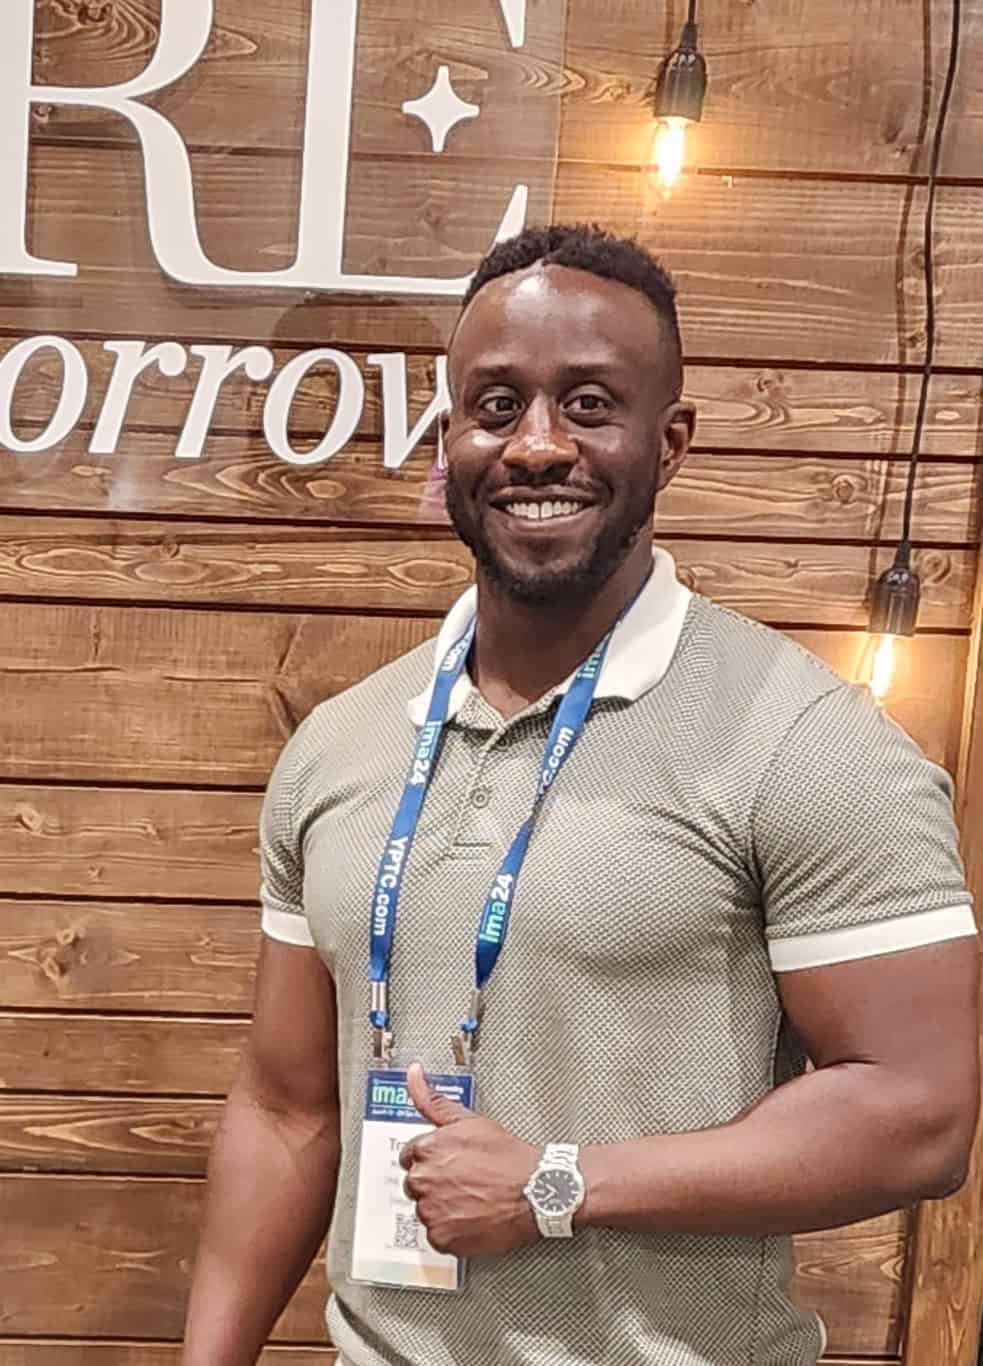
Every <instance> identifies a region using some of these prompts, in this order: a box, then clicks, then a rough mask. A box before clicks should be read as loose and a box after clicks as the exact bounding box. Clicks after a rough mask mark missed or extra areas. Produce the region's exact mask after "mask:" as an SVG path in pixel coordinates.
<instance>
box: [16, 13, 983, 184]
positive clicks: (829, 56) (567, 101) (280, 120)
mask: <svg viewBox="0 0 983 1366" xmlns="http://www.w3.org/2000/svg"><path fill="white" fill-rule="evenodd" d="M215 8H216V24H215V31H214V33H213V36H212V39H211V42H210V43H209V46H208V48H207V50H206V52H205V54H204V56H203V58H202V60H201V62H200V64H199V67H198V68H197V71H196V72H195V74H194V77H193V78H192V77H188V78H185V79H184V80H183V81H180V82H178V83H177V84H176V85H175V86H174V88H173V89H172V90H168V91H166V92H164V93H162V94H161V95H159V96H158V97H157V99H156V100H155V104H156V106H157V107H158V108H159V109H161V110H162V112H164V113H166V114H168V115H169V116H174V117H175V118H176V119H177V121H178V122H179V125H180V127H181V130H182V132H183V133H184V136H185V137H186V138H187V139H188V140H189V142H191V143H192V144H193V145H195V146H201V147H222V146H226V145H234V146H242V145H246V146H252V147H273V148H279V149H286V150H294V149H295V148H296V146H297V139H298V129H299V128H300V127H301V126H302V104H303V93H304V68H305V64H306V37H307V3H306V0H281V3H280V4H279V5H278V6H277V7H276V10H275V11H274V12H271V11H270V9H269V7H268V6H267V5H265V4H264V3H263V0H235V3H234V0H218V3H217V4H216V7H215ZM363 8H364V11H365V14H364V18H363V21H362V25H361V29H360V35H359V81H358V98H357V101H356V106H355V117H354V121H353V145H354V146H355V147H356V148H363V147H368V148H370V149H371V148H380V147H385V148H386V149H387V150H390V149H392V150H410V149H415V148H417V147H419V145H420V142H419V138H416V139H414V137H413V133H414V131H415V130H414V129H413V125H412V124H411V123H410V122H409V120H406V119H404V118H401V117H400V115H399V112H398V111H399V105H400V103H401V102H402V100H404V99H407V98H413V96H415V95H416V94H418V93H420V90H421V89H424V88H425V87H426V83H427V77H428V76H429V74H430V73H431V72H432V70H433V68H434V67H435V66H436V65H437V64H438V63H439V62H445V63H446V64H447V65H448V66H449V67H450V68H451V72H452V74H453V77H454V81H455V85H456V86H457V88H458V89H459V90H460V91H461V93H462V94H463V95H464V97H465V98H466V99H469V100H472V101H479V102H480V103H481V104H482V105H483V117H482V119H481V120H480V122H479V125H478V126H477V127H475V126H473V125H465V126H464V127H463V128H461V129H460V130H458V139H459V141H458V142H457V144H456V145H457V146H459V147H460V148H461V149H462V151H464V152H465V153H466V154H469V155H481V153H482V150H483V149H484V148H485V147H486V146H488V145H489V142H490V143H491V144H492V145H494V143H495V141H496V139H497V138H498V137H499V136H500V129H499V125H500V124H501V123H505V124H506V129H507V133H508V135H509V136H510V137H511V139H512V141H513V145H515V146H516V147H517V148H520V149H521V148H525V149H529V150H530V152H531V154H532V155H536V151H535V150H534V149H535V148H536V146H537V144H536V142H535V141H534V140H533V139H532V138H530V137H529V135H528V133H527V132H526V127H527V124H528V123H529V121H530V119H532V120H533V121H537V120H538V119H539V118H542V117H543V115H544V114H545V113H546V112H547V111H550V112H552V108H553V105H554V103H555V100H556V97H557V95H558V94H559V95H562V99H563V122H562V137H561V142H560V154H561V155H562V156H564V157H567V158H577V159H594V160H602V161H625V160H628V161H633V160H634V161H637V160H642V159H644V158H645V157H647V155H648V152H649V141H650V136H651V104H650V88H651V83H652V77H653V74H654V73H655V71H656V70H657V69H658V65H659V62H660V61H661V59H662V57H663V56H664V55H665V53H666V52H667V51H668V50H669V49H670V48H672V47H673V46H675V44H676V42H677V40H678V36H679V32H678V30H679V24H680V23H681V15H680V14H679V13H678V12H676V7H673V6H666V7H664V10H663V11H658V12H656V13H655V14H653V11H652V10H651V7H649V6H645V5H641V4H639V3H638V2H637V0H611V2H610V3H602V0H570V3H569V5H568V7H567V8H568V18H567V42H566V45H565V52H563V53H561V54H560V57H559V59H558V57H557V46H558V45H557V43H556V39H555V29H556V20H555V18H553V23H552V25H550V19H551V18H552V17H553V16H552V15H551V13H550V11H551V10H552V9H553V7H551V6H534V7H532V8H531V9H530V19H531V21H532V22H531V24H530V29H531V31H530V34H529V40H528V41H527V43H526V45H525V47H524V48H523V49H521V50H520V51H518V52H511V51H510V50H509V49H508V48H507V47H506V46H505V45H504V44H503V42H502V39H501V33H500V29H496V27H495V24H494V18H495V16H494V15H493V14H492V11H491V7H490V6H487V7H484V10H483V11H481V10H475V9H474V7H470V6H460V7H456V8H455V14H454V16H453V18H452V17H451V16H449V15H448V13H447V11H446V8H445V7H444V6H442V5H439V4H430V5H421V6H420V7H419V10H420V19H419V22H417V23H414V24H413V25H408V24H406V22H405V20H404V19H403V15H402V14H401V13H400V7H399V6H398V4H396V3H395V0H369V3H363ZM457 8H460V9H461V10H462V11H463V13H462V14H461V16H460V18H459V17H458V14H457ZM964 10H965V20H964V24H965V38H964V43H965V48H964V52H965V57H964V61H963V66H962V71H961V73H960V76H961V79H960V83H959V89H958V92H957V99H956V101H955V105H954V108H953V111H952V115H951V118H950V125H949V131H948V136H947V138H946V144H947V146H946V155H945V159H944V161H943V170H944V172H945V173H946V174H949V175H969V176H972V175H978V174H979V171H980V167H979V154H978V133H977V129H978V123H979V120H980V118H981V117H983V83H981V80H980V76H979V73H980V70H981V67H983V31H981V30H983V8H981V6H980V5H979V3H978V0H965V4H964ZM159 11H160V5H159V0H125V3H120V0H116V3H115V4H113V5H111V6H110V5H104V6H102V7H101V8H97V7H94V6H89V7H85V9H83V10H82V11H79V10H77V9H76V7H75V6H74V5H70V4H68V3H67V2H66V0H41V3H39V4H38V17H37V43H36V55H35V63H36V73H35V75H36V79H37V80H39V81H42V82H47V83H51V84H57V83H62V82H65V83H68V84H85V83H92V84H97V85H98V84H103V83H108V82H110V81H116V80H124V79H128V78H130V77H132V76H135V75H138V74H139V72H140V71H142V70H143V69H144V67H145V66H146V64H147V61H148V59H149V57H150V55H151V53H152V50H153V46H154V43H155V41H156V37H157V20H158V18H159ZM544 12H545V13H544ZM927 12H928V14H929V19H930V23H929V29H930V32H929V33H928V34H926V24H925V13H926V7H925V6H924V5H923V4H922V3H920V0H898V3H895V4H893V5H890V6H883V5H881V4H878V3H876V0H862V3H861V4H859V5H858V6H857V7H855V8H854V9H852V10H850V11H849V12H847V11H845V10H843V9H841V8H840V7H836V6H833V7H829V6H821V5H810V4H807V3H803V0H776V3H774V4H771V5H769V6H768V7H767V9H762V7H760V6H757V5H733V4H731V3H729V0H704V7H703V9H702V11H701V20H702V23H701V30H702V31H701V41H702V46H703V49H704V51H705V53H706V56H707V59H708V62H709V64H710V76H711V80H710V88H709V93H708V100H707V108H706V112H705V118H704V122H703V124H702V125H700V126H699V127H698V128H697V129H694V130H693V134H692V135H691V136H692V143H691V146H692V154H693V157H694V160H695V164H697V165H702V166H723V167H734V166H740V167H748V168H757V169H762V168H771V169H779V168H786V167H787V168H790V169H793V170H800V169H802V170H817V171H827V172H832V173H837V172H839V173H843V172H846V173H854V174H856V173H865V174H868V175H883V174H888V175H890V174H898V173H909V172H916V171H918V170H923V169H924V164H925V163H924V155H923V148H922V145H921V139H920V133H921V105H922V98H921V85H922V82H923V80H924V75H923V72H924V66H925V59H926V38H928V39H930V48H931V53H930V56H931V59H932V60H931V70H932V88H933V94H934V96H935V99H934V100H933V102H932V105H931V106H930V108H929V110H928V113H929V116H930V117H934V113H935V104H936V101H937V99H938V92H939V89H940V85H941V79H942V72H943V69H944V59H945V41H946V38H947V17H948V16H947V10H946V6H945V5H944V4H943V3H942V0H933V2H932V3H931V4H930V5H929V6H928V7H927ZM537 21H538V22H537ZM544 24H545V25H547V26H548V27H545V28H544ZM858 28H861V29H862V31H863V35H864V41H863V43H862V44H858V43H857V31H858ZM789 32H794V34H795V42H794V43H789V42H787V41H786V40H785V35H786V34H788V33H789ZM499 92H501V98H500V99H499V98H497V97H498V95H499ZM223 94H225V95H226V98H224V99H223V98H222V95H223ZM489 94H490V95H491V96H492V98H490V99H489V98H488V95H489ZM518 108H521V114H519V113H518V112H513V110H517V109H518ZM34 126H35V129H36V130H38V131H39V132H41V133H42V134H43V135H45V136H49V137H61V138H64V137H72V138H80V137H81V138H85V137H88V138H114V139H117V140H120V141H122V140H124V139H129V138H130V137H131V136H132V135H131V133H130V130H129V128H128V127H127V125H126V124H124V123H121V122H120V121H118V120H112V119H110V118H108V117H107V116H105V115H102V114H100V113H99V112H98V111H83V110H80V109H78V108H72V107H70V106H69V107H57V108H51V109H46V108H43V107H42V109H41V110H40V111H38V112H37V113H36V114H35V120H34Z"/></svg>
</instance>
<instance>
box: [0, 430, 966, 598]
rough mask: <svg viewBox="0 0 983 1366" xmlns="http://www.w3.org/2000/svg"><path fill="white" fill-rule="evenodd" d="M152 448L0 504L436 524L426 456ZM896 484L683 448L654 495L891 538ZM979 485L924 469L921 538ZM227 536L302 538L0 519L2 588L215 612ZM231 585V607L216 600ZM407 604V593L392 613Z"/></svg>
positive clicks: (897, 522)
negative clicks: (158, 500)
mask: <svg viewBox="0 0 983 1366" xmlns="http://www.w3.org/2000/svg"><path fill="white" fill-rule="evenodd" d="M247 440H248V439H247ZM71 444H74V443H71ZM161 444H162V443H161V440H160V438H159V437H158V436H150V437H141V436H137V437H133V438H129V439H128V440H127V447H126V450H125V451H122V452H120V454H119V455H118V456H116V457H114V459H113V462H112V463H111V464H110V463H109V462H103V461H94V460H92V459H91V458H88V459H87V458H86V457H85V456H82V457H81V460H80V459H79V457H78V456H77V455H75V454H74V452H73V451H72V450H71V446H69V448H68V449H65V450H62V451H61V452H60V453H59V455H58V457H57V466H58V467H59V468H60V471H61V479H60V481H59V480H58V478H57V476H56V481H55V485H54V487H53V486H52V481H51V480H50V479H46V478H43V477H42V475H41V474H40V472H38V471H37V470H31V473H30V475H29V477H28V480H27V481H18V480H17V479H16V474H15V469H14V466H15V465H17V466H20V467H21V468H23V467H24V466H27V467H28V468H30V467H29V466H28V461H27V457H22V459H21V460H20V461H17V462H10V464H8V466H7V478H6V479H3V478H2V477H0V498H3V496H4V491H5V488H4V486H6V488H9V489H11V491H12V492H13V497H12V498H10V499H5V501H6V503H7V506H8V507H9V506H11V505H16V504H17V503H21V504H25V503H26V504H28V505H31V504H33V505H34V506H36V507H38V508H40V509H50V510H55V509H56V508H58V506H59V502H58V499H59V493H58V483H59V482H61V483H62V486H65V485H67V486H68V488H67V492H68V496H69V498H71V497H72V496H73V494H74V493H75V492H79V493H81V494H82V495H83V496H85V495H86V494H88V495H89V496H90V497H91V496H92V495H95V497H96V498H99V497H100V496H101V497H102V498H103V499H106V500H113V501H118V502H122V503H124V504H125V505H126V506H125V510H123V509H121V511H123V515H124V516H125V513H126V512H134V511H139V512H146V511H148V510H149V509H148V508H147V507H146V504H145V502H144V500H143V497H141V493H142V491H143V490H145V491H146V495H147V497H148V498H149V499H151V500H152V499H154V498H155V497H156V496H159V495H160V494H163V495H164V496H165V498H167V499H168V500H170V499H171V498H174V497H175V496H176V498H177V499H178V500H179V501H180V503H181V504H182V505H184V506H187V505H188V504H190V503H191V501H192V500H191V497H190V495H192V494H193V493H194V492H195V491H196V490H197V489H199V488H202V487H204V489H205V490H206V495H205V500H206V501H207V502H209V503H210V504H211V507H212V509H213V510H214V511H215V512H216V513H218V514H219V515H221V516H222V517H223V518H226V517H228V516H229V515H230V513H231V514H232V515H235V513H236V512H238V513H239V514H240V515H242V516H247V517H249V518H251V519H252V518H255V517H256V515H257V513H258V514H259V515H260V516H266V517H272V516H275V515H277V514H279V515H280V516H281V517H283V516H287V517H289V516H291V514H292V506H296V507H297V511H298V512H299V513H300V514H302V515H301V518H300V520H301V521H313V520H314V519H315V518H317V519H324V520H328V519H331V520H332V521H341V522H343V521H345V520H348V519H357V520H358V521H360V522H361V521H363V520H369V519H371V520H372V521H373V522H376V523H380V524H383V523H384V522H385V521H386V520H392V521H395V522H397V523H399V524H400V525H405V524H406V523H411V524H412V523H415V524H417V525H418V526H419V527H420V528H421V530H422V529H424V528H426V527H446V526H447V524H448V519H447V514H446V509H445V506H444V501H443V488H444V485H443V480H442V478H441V475H440V473H439V472H437V471H435V472H434V473H433V474H430V475H429V477H428V470H427V465H428V464H429V461H428V460H427V459H426V458H424V459H417V460H414V461H413V462H412V464H411V466H410V467H409V468H408V469H407V470H406V471H405V473H404V472H399V473H396V472H394V471H389V470H385V469H384V468H383V465H382V456H381V453H380V452H379V451H377V450H376V451H373V450H366V449H364V448H356V450H355V451H353V455H354V459H344V460H342V459H338V460H334V461H332V462H331V463H330V465H329V466H320V467H318V466H313V467H310V468H309V470H308V472H307V473H306V474H301V473H300V472H299V471H298V470H297V469H296V467H291V466H288V465H285V464H283V463H282V462H280V461H278V460H276V458H275V457H271V456H270V454H269V452H268V451H264V450H263V449H262V447H261V446H260V445H259V443H257V442H255V441H249V449H248V450H247V449H245V448H244V447H245V445H246V442H244V440H243V439H236V438H231V437H220V438H213V439H212V443H211V445H212V454H211V455H209V456H208V457H207V458H206V459H205V460H203V461H202V462H201V463H200V464H198V463H196V466H195V468H194V469H190V468H189V464H188V463H187V462H183V461H181V462H178V461H175V460H173V459H171V460H170V461H168V460H167V456H166V455H165V456H164V460H163V468H161V467H160V464H158V468H157V469H156V470H154V468H153V467H152V466H149V467H148V463H147V462H145V461H144V458H143V450H144V449H146V448H148V447H149V448H150V449H151V450H154V451H159V450H160V447H161ZM46 464H47V462H42V465H46ZM131 471H134V472H135V477H131V473H130V472H131ZM136 472H138V474H137V473H136ZM907 477H908V466H907V463H906V462H902V461H898V460H895V461H873V460H863V461H861V460H840V459H838V458H835V457H834V458H829V457H826V458H824V457H819V456H807V455H788V456H776V455H767V456H764V455H746V454H743V453H736V452H735V453H730V452H729V453H726V454H719V455H706V454H693V455H691V456H690V457H689V460H688V461H687V463H686V465H685V466H684V467H683V469H682V471H681V472H680V474H679V475H678V476H677V477H676V479H675V480H674V481H673V483H672V484H671V485H670V486H669V488H668V489H667V490H666V491H665V493H664V494H663V495H662V496H661V497H660V500H659V505H658V527H659V533H660V535H673V536H684V537H685V536H714V535H716V536H721V537H731V536H742V535H751V536H754V537H756V538H761V539H764V538H774V539H775V540H790V539H796V538H799V537H802V538H810V537H816V538H820V537H821V538H822V539H824V540H853V541H858V540H859V541H863V540H880V541H888V540H890V541H894V540H897V539H898V538H899V537H900V533H901V518H902V512H903V508H904V498H905V488H906V483H907ZM141 484H142V488H141ZM979 484H980V480H979V466H978V465H977V464H976V463H969V462H966V461H963V462H955V461H953V462H938V463H933V464H926V465H924V466H923V467H922V469H921V470H920V472H919V478H918V486H917V493H916V502H915V515H914V526H915V529H916V532H915V534H916V538H917V539H918V541H919V542H921V543H923V544H924V543H930V542H932V541H940V542H943V543H944V544H947V545H953V544H957V543H960V542H962V543H964V544H970V545H975V544H976V542H977V541H978V538H979V523H980V511H979V501H980V500H979ZM209 494H210V495H211V496H210V497H209ZM203 510H204V509H203V508H202V500H197V502H196V503H195V506H194V512H195V515H196V516H198V517H200V516H201V515H202V512H203ZM107 511H108V509H107ZM379 531H380V532H381V531H382V525H380V527H379ZM175 534H177V535H178V536H179V537H182V538H184V541H183V545H184V546H185V547H187V552H186V554H185V552H184V551H183V550H182V552H181V553H180V554H179V555H178V558H177V560H175V559H174V558H171V559H170V560H169V561H168V563H167V565H166V566H165V568H164V569H163V570H162V572H161V573H160V574H156V575H155V574H154V572H153V570H152V569H151V567H150V565H149V564H148V563H146V562H144V560H143V557H142V556H141V554H140V550H139V547H140V546H147V547H153V546H154V545H155V544H156V543H163V544H164V545H166V546H167V547H169V549H168V550H167V552H166V553H167V554H168V555H171V556H173V555H174V551H173V550H172V549H170V547H172V546H174V544H175V542H174V536H175ZM237 534H238V535H239V536H240V537H241V536H242V535H243V534H246V535H248V536H249V537H250V538H251V539H252V540H253V541H258V542H259V543H260V544H262V543H263V542H264V541H269V542H271V544H272V548H273V553H274V554H276V546H277V545H282V544H284V540H285V538H288V537H289V538H292V537H294V536H303V535H304V533H303V532H297V531H289V532H285V531H283V530H280V529H276V530H273V529H271V530H270V531H269V532H265V533H264V532H259V533H257V532H256V530H255V529H254V528H252V527H250V528H249V530H248V531H247V532H245V533H243V532H241V531H240V532H239V533H237V532H236V531H235V529H232V530H230V531H225V530H223V529H221V528H209V526H208V524H207V523H202V524H199V526H198V527H196V528H195V527H186V528H184V529H183V530H179V531H177V532H176V533H175V530H174V529H173V528H169V527H168V526H167V525H166V524H156V525H155V524H153V523H142V524H138V525H134V524H132V523H131V524H129V525H127V523H126V522H121V521H115V520H110V519H109V518H108V517H107V518H105V519H104V520H100V521H94V520H88V521H86V522H73V521H71V520H68V519H66V520H64V521H55V520H54V519H52V518H50V517H46V518H45V519H44V521H40V520H35V521H31V520H29V518H27V517H24V516H21V517H13V516H2V515H0V592H5V593H14V594H26V595H30V596H33V595H35V594H37V595H39V596H42V597H43V596H48V595H50V596H54V597H60V596H83V597H84V596H89V597H91V596H103V595H106V596H110V597H113V596H117V594H121V595H124V596H130V597H138V598H147V599H152V598H153V597H154V596H164V597H167V596H172V595H176V596H180V597H185V596H187V597H189V598H190V600H192V601H194V600H195V599H196V598H204V600H206V601H209V602H222V601H240V600H243V599H241V598H240V596H239V592H240V591H241V588H243V587H244V588H245V590H246V597H245V599H244V600H245V601H250V600H252V596H251V593H250V589H249V583H248V581H247V582H246V583H245V584H238V583H237V582H236V579H235V578H234V577H233V579H232V581H231V584H230V583H229V581H228V579H227V578H226V579H225V581H223V578H222V577H221V576H220V577H219V578H218V579H216V578H215V576H214V575H213V574H211V573H209V572H208V571H207V568H206V565H207V552H206V562H205V563H203V564H200V565H198V569H197V571H196V569H195V563H196V561H197V559H198V553H197V550H196V549H195V547H196V545H198V544H199V543H203V544H204V545H208V544H214V545H216V547H218V548H219V554H221V546H222V542H223V540H225V539H226V538H235V537H236V536H237ZM377 534H378V533H377ZM322 542H323V543H324V544H325V547H326V548H327V547H328V546H330V545H332V544H333V543H337V544H338V545H356V544H357V543H358V538H357V537H352V536H351V534H350V533H346V532H345V531H344V530H342V529H337V530H332V531H330V532H318V535H317V544H319V545H320V544H321V543H322ZM250 554H252V551H250ZM182 571H183V572H182ZM256 575H257V578H259V579H260V582H261V583H262V584H264V585H265V586H266V587H265V591H266V592H268V593H269V594H278V593H279V591H280V584H279V581H278V580H277V579H275V578H274V577H272V576H271V575H270V574H269V573H268V566H266V565H264V566H262V567H260V566H259V565H257V570H256ZM351 582H352V584H353V586H354V587H355V590H356V594H357V592H358V590H359V584H360V580H359V578H357V577H356V578H353V579H352V580H351ZM406 586H407V587H413V586H414V585H412V584H408V585H406ZM230 587H231V589H232V597H231V598H228V597H226V593H227V591H228V589H229V588H230ZM415 587H416V588H417V590H418V592H419V593H422V595H423V596H422V597H419V598H418V601H419V605H420V607H421V608H422V609H423V610H426V609H427V608H429V607H430V606H431V599H430V598H429V597H428V596H427V583H426V581H424V582H422V583H418V584H416V585H415ZM107 588H108V590H109V591H108V593H107V592H106V589H107ZM285 600H286V601H290V600H291V599H289V598H287V599H285ZM352 601H353V605H354V606H356V607H358V606H363V605H368V604H366V603H364V602H363V601H360V600H359V598H358V597H357V596H355V597H353V599H352ZM412 605H413V602H412V599H408V600H407V601H406V602H404V603H403V604H402V606H404V607H411V606H412Z"/></svg>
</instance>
